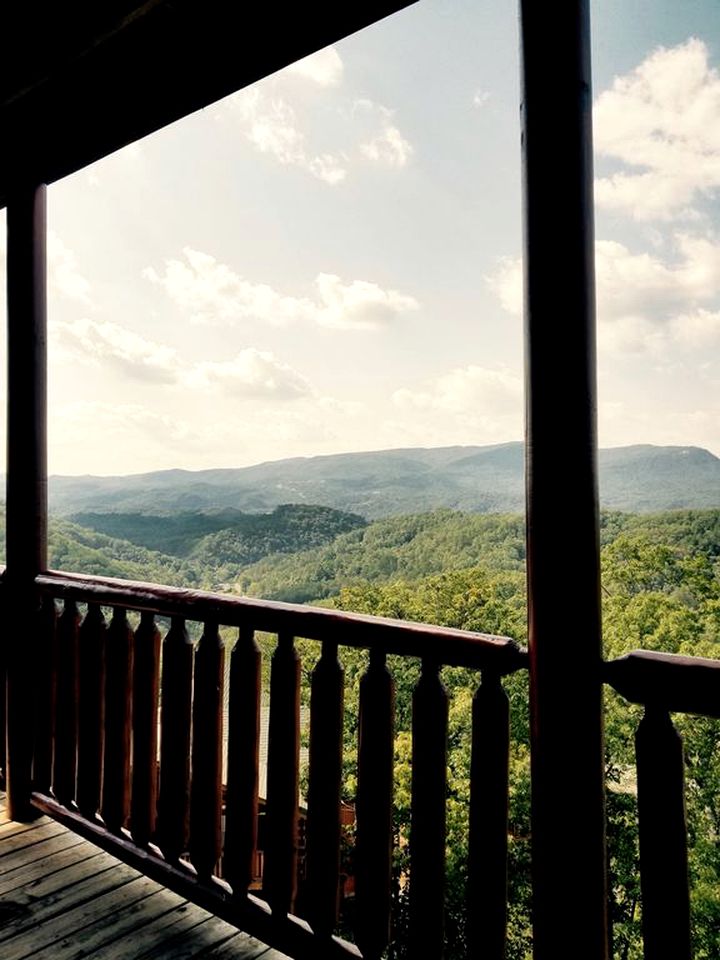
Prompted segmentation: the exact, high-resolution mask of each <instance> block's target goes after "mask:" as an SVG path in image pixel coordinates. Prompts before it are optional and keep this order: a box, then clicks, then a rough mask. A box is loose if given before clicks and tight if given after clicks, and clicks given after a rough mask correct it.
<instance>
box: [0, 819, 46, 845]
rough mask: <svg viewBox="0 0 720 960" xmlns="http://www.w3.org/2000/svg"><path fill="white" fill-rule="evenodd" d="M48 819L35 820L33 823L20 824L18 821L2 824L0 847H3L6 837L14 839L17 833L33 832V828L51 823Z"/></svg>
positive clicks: (0, 828)
mask: <svg viewBox="0 0 720 960" xmlns="http://www.w3.org/2000/svg"><path fill="white" fill-rule="evenodd" d="M50 822H51V821H50V820H49V818H48V817H43V818H42V821H39V820H34V821H33V822H32V823H20V822H18V821H17V820H6V821H5V822H4V823H0V845H2V842H3V838H4V837H12V836H14V835H15V834H16V833H25V831H26V830H32V828H33V827H36V826H38V825H41V823H50Z"/></svg>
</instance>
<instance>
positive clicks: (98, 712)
mask: <svg viewBox="0 0 720 960" xmlns="http://www.w3.org/2000/svg"><path fill="white" fill-rule="evenodd" d="M106 633H107V628H106V626H105V618H104V617H103V614H102V610H101V609H100V607H99V606H98V605H97V604H94V603H89V604H88V608H87V613H86V614H85V618H84V620H83V622H82V625H81V627H80V632H79V635H78V647H79V658H80V666H79V685H80V693H79V707H78V770H77V805H78V808H79V809H80V812H81V813H82V814H83V816H85V817H87V818H88V819H90V820H94V819H95V817H96V816H97V812H98V809H99V808H100V788H101V784H102V758H103V742H104V736H103V734H104V730H105V636H106Z"/></svg>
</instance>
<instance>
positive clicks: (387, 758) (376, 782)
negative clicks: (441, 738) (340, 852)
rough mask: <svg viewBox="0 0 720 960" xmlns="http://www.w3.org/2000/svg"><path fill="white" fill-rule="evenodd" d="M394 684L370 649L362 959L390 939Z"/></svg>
mask: <svg viewBox="0 0 720 960" xmlns="http://www.w3.org/2000/svg"><path fill="white" fill-rule="evenodd" d="M394 725H395V684H394V681H393V679H392V676H391V675H390V672H389V671H388V669H387V667H386V666H385V654H384V652H383V651H382V650H376V649H374V650H372V651H371V652H370V666H369V668H368V670H367V672H366V673H365V675H364V676H363V678H362V680H361V681H360V729H359V735H358V789H357V808H356V812H357V832H356V850H355V861H356V870H355V900H356V931H355V939H356V940H357V943H358V945H359V947H360V949H361V951H362V955H363V957H364V958H365V960H378V958H379V957H380V956H381V954H382V952H383V951H384V949H385V947H386V946H387V944H388V942H389V940H390V884H391V870H392V828H393V747H394V743H393V740H394Z"/></svg>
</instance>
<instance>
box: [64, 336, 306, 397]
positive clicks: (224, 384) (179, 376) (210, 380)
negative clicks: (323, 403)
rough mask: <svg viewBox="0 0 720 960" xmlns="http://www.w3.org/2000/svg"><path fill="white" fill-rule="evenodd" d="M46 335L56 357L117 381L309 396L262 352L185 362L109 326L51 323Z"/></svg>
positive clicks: (291, 373)
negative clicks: (95, 368)
mask: <svg viewBox="0 0 720 960" xmlns="http://www.w3.org/2000/svg"><path fill="white" fill-rule="evenodd" d="M50 332H51V336H52V338H53V341H54V345H55V346H56V348H58V350H59V352H60V356H64V357H65V358H66V359H71V360H74V361H79V362H80V363H91V364H93V365H98V366H102V367H103V368H104V369H108V368H110V369H114V370H115V372H116V373H120V374H121V375H122V377H123V378H129V379H131V380H134V381H141V382H143V381H144V382H149V383H165V384H175V385H180V386H182V387H184V388H186V389H189V390H190V391H198V393H203V392H206V391H207V390H212V391H213V392H216V393H220V394H222V395H224V396H228V397H235V398H241V399H244V398H255V399H257V398H264V399H266V400H276V401H289V400H295V399H297V398H299V397H305V396H310V395H313V393H314V391H313V389H312V387H311V386H310V384H309V383H308V381H307V380H306V379H305V378H304V377H303V376H302V375H301V374H299V373H298V372H297V371H296V370H294V369H293V368H292V367H291V366H289V365H288V364H286V363H283V362H281V361H280V360H278V359H277V358H276V357H275V356H274V355H273V354H272V353H270V352H268V351H262V350H257V349H255V348H254V347H247V348H246V349H244V350H241V351H240V352H239V353H238V354H237V355H236V356H235V357H234V358H233V359H232V360H223V361H210V360H202V361H196V362H191V361H187V360H184V359H182V358H181V357H179V356H178V354H177V352H176V351H175V350H174V349H173V348H172V347H168V346H164V345H163V344H159V343H156V342H154V341H152V340H147V339H146V338H145V337H142V336H140V335H139V334H137V333H134V332H133V331H132V330H128V329H127V328H126V327H122V326H120V325H119V324H117V323H112V322H110V321H95V320H87V319H82V320H72V321H53V322H52V323H51V324H50Z"/></svg>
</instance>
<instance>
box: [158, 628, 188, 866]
mask: <svg viewBox="0 0 720 960" xmlns="http://www.w3.org/2000/svg"><path fill="white" fill-rule="evenodd" d="M192 672H193V645H192V641H191V640H190V638H189V636H188V633H187V630H186V629H185V621H184V620H183V619H182V618H180V617H173V621H172V626H171V628H170V630H169V631H168V633H167V636H166V637H165V643H164V644H163V665H162V708H161V714H160V717H161V722H160V795H159V797H158V820H157V840H158V843H159V845H160V848H161V850H162V852H163V854H164V855H165V858H166V859H167V860H168V861H169V862H170V863H173V862H176V861H177V860H178V858H179V857H180V855H181V854H182V853H184V852H185V850H186V849H187V833H188V817H189V811H190V718H191V711H192Z"/></svg>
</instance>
